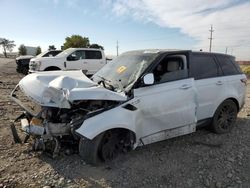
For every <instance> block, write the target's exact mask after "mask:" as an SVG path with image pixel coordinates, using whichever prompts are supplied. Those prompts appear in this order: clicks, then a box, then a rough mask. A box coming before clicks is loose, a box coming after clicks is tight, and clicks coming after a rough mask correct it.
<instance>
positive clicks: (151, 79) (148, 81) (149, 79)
mask: <svg viewBox="0 0 250 188" xmlns="http://www.w3.org/2000/svg"><path fill="white" fill-rule="evenodd" d="M154 82H155V78H154V74H153V73H148V74H146V75H145V76H144V77H143V83H144V84H145V85H152V84H154Z"/></svg>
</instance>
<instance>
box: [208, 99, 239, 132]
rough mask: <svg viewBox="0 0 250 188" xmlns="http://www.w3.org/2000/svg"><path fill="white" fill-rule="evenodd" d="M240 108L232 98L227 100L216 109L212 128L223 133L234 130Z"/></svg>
mask: <svg viewBox="0 0 250 188" xmlns="http://www.w3.org/2000/svg"><path fill="white" fill-rule="evenodd" d="M237 114H238V109H237V105H236V104H235V102H234V101H232V100H225V101H224V102H223V103H222V104H221V105H220V106H219V107H218V108H217V110H216V112H215V114H214V117H213V120H212V129H213V131H214V132H215V133H218V134H223V133H228V132H230V131H231V130H232V128H233V126H234V124H235V122H236V119H237Z"/></svg>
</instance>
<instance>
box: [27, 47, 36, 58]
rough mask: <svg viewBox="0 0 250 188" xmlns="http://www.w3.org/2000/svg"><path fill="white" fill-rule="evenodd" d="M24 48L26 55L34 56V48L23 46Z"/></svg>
mask: <svg viewBox="0 0 250 188" xmlns="http://www.w3.org/2000/svg"><path fill="white" fill-rule="evenodd" d="M25 48H26V50H27V55H33V56H36V47H32V46H25Z"/></svg>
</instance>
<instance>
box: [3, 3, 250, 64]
mask: <svg viewBox="0 0 250 188" xmlns="http://www.w3.org/2000/svg"><path fill="white" fill-rule="evenodd" d="M0 18H1V22H0V38H7V39H10V40H14V41H15V44H16V47H15V49H14V51H17V48H18V47H19V45H20V44H24V45H26V46H41V47H42V50H43V51H45V50H47V49H48V46H49V45H55V46H56V47H57V48H60V47H61V45H63V43H64V42H65V38H66V37H67V36H71V35H73V34H77V35H81V36H84V37H88V38H89V40H90V43H97V44H100V45H102V46H103V47H104V49H105V54H107V55H116V45H117V41H118V46H119V48H118V49H119V54H120V53H122V52H125V51H129V50H136V49H152V48H158V49H191V50H200V49H202V50H203V51H208V50H209V39H208V38H209V37H210V32H209V30H210V27H211V25H213V30H214V32H213V40H212V51H214V52H220V53H226V52H227V53H228V54H232V55H234V56H236V58H237V59H238V60H250V0H202V1H201V0H189V1H187V0H175V1H173V0H91V1H90V0H35V1H34V0H0Z"/></svg>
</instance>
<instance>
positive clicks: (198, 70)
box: [189, 54, 218, 80]
mask: <svg viewBox="0 0 250 188" xmlns="http://www.w3.org/2000/svg"><path fill="white" fill-rule="evenodd" d="M189 70H190V71H189V77H193V78H194V79H195V80H199V79H205V78H212V77H216V76H218V66H217V64H216V62H215V61H214V57H213V56H212V55H209V54H193V56H192V59H191V62H190V65H189Z"/></svg>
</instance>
